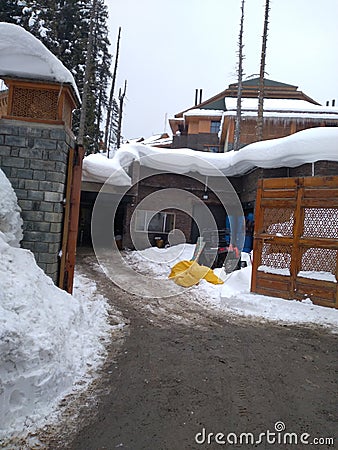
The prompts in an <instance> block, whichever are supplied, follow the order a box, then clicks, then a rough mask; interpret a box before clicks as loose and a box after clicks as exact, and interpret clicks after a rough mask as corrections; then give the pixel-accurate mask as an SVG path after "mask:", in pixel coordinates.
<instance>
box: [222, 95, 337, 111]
mask: <svg viewBox="0 0 338 450" xmlns="http://www.w3.org/2000/svg"><path fill="white" fill-rule="evenodd" d="M224 101H225V106H226V109H227V111H230V110H234V111H237V98H234V97H226V98H225V99H224ZM257 109H258V99H257V98H243V99H242V110H244V111H248V110H250V111H255V112H257ZM268 111H270V112H272V111H281V112H310V113H325V114H329V113H335V114H338V108H333V107H332V106H319V105H314V104H313V103H310V102H307V101H305V100H294V99H279V98H265V99H264V115H265V112H268Z"/></svg>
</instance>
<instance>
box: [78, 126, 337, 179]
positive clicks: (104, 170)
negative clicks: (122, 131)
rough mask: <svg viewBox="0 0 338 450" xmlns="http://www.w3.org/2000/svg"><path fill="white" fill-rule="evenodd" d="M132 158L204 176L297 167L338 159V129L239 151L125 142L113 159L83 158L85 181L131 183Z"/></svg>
mask: <svg viewBox="0 0 338 450" xmlns="http://www.w3.org/2000/svg"><path fill="white" fill-rule="evenodd" d="M133 160H136V161H139V163H140V164H141V166H142V165H143V166H146V167H148V168H151V169H156V170H161V171H164V172H172V173H176V174H184V173H188V172H198V173H200V174H201V175H205V176H218V177H219V176H222V175H224V176H236V175H243V174H245V173H246V172H248V171H249V170H252V169H254V168H255V167H260V168H265V169H271V168H277V167H297V166H300V165H302V164H306V163H313V162H316V161H323V160H328V161H338V128H335V127H320V128H309V129H307V130H303V131H299V132H298V133H295V134H292V135H290V136H287V137H284V138H279V139H270V140H267V141H260V142H254V143H253V144H250V145H247V146H246V147H243V148H242V149H240V150H239V151H236V152H235V151H231V152H227V153H208V152H200V151H196V150H191V149H186V148H183V149H170V150H166V149H160V148H154V147H149V146H146V145H142V144H125V145H123V146H122V147H121V149H119V150H118V151H117V152H116V153H115V155H114V157H113V159H112V160H109V159H107V158H104V157H103V156H102V155H100V154H97V155H90V156H87V157H86V158H85V159H84V163H83V166H84V175H83V180H84V181H97V182H101V183H104V182H106V181H107V180H108V178H109V177H110V176H111V178H110V179H109V180H108V183H109V184H113V185H114V184H115V185H118V186H130V185H131V179H130V176H129V175H128V174H126V173H125V174H123V173H122V172H123V167H129V165H130V164H131V163H132V161H133Z"/></svg>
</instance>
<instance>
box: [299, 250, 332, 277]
mask: <svg viewBox="0 0 338 450" xmlns="http://www.w3.org/2000/svg"><path fill="white" fill-rule="evenodd" d="M336 264H337V250H331V249H329V248H314V247H311V248H308V249H303V251H302V259H301V270H304V271H314V272H330V273H332V274H335V273H336Z"/></svg>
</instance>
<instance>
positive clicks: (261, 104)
mask: <svg viewBox="0 0 338 450" xmlns="http://www.w3.org/2000/svg"><path fill="white" fill-rule="evenodd" d="M269 11H270V0H265V15H264V29H263V40H262V52H261V65H260V72H259V92H258V114H257V126H256V139H257V141H261V140H262V139H263V107H264V74H265V59H266V42H267V39H268V25H269Z"/></svg>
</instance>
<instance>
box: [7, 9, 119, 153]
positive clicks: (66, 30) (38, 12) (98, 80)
mask: <svg viewBox="0 0 338 450" xmlns="http://www.w3.org/2000/svg"><path fill="white" fill-rule="evenodd" d="M3 2H4V6H2V5H1V10H0V20H1V21H4V22H12V23H16V24H18V25H21V26H22V27H24V28H25V29H26V30H28V31H30V32H31V33H32V34H33V35H34V36H36V37H37V38H38V39H40V40H41V41H42V42H43V44H44V45H46V47H47V48H48V49H49V50H50V51H51V52H52V53H53V54H54V55H55V56H57V57H58V58H59V59H60V60H61V62H62V63H63V64H64V65H65V66H66V67H67V68H68V69H69V70H70V71H71V73H72V74H73V76H74V78H75V81H76V84H77V86H78V88H79V92H80V94H82V92H83V80H84V70H85V60H86V52H87V42H88V33H89V22H90V12H91V7H92V0H58V1H55V0H12V1H10V0H3ZM96 11H97V14H96V17H95V20H94V31H93V34H94V42H93V55H94V59H93V65H92V70H91V72H90V79H89V86H90V89H89V93H88V98H87V114H86V122H85V130H84V136H85V139H84V143H85V147H86V148H87V150H88V151H90V152H93V151H97V150H98V145H99V141H100V139H101V137H102V132H101V131H100V129H101V127H102V123H101V122H102V117H103V109H104V108H106V107H107V86H108V83H109V80H110V77H111V74H110V70H109V68H110V64H111V55H110V53H109V45H110V44H109V39H108V27H107V19H108V9H107V7H106V5H105V3H104V0H97V10H96ZM79 118H80V115H79V111H76V112H75V114H74V120H73V129H74V132H75V134H77V132H78V127H79Z"/></svg>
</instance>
